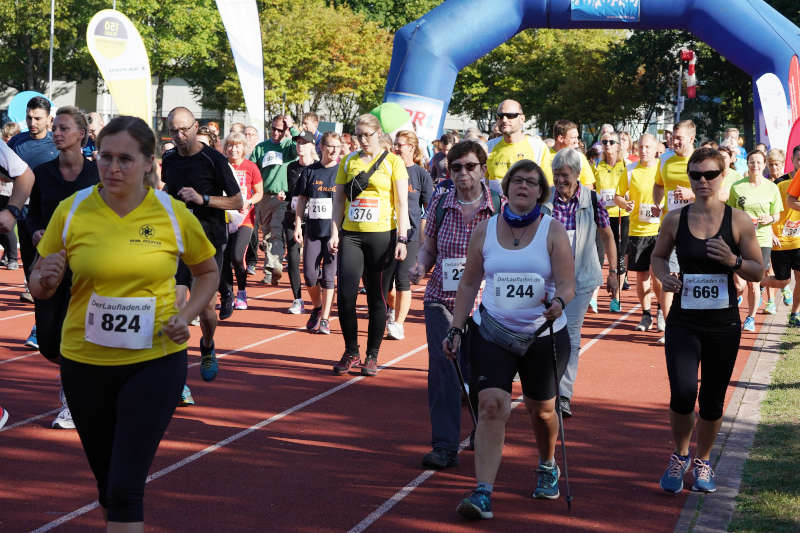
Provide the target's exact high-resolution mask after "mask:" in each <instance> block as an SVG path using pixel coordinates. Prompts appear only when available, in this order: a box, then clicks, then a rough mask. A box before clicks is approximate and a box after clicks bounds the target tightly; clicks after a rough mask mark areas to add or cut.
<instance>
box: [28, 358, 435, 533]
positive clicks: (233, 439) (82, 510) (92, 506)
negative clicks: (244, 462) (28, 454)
mask: <svg viewBox="0 0 800 533" xmlns="http://www.w3.org/2000/svg"><path fill="white" fill-rule="evenodd" d="M427 347H428V345H427V344H422V345H420V346H417V347H416V348H414V349H413V350H411V351H409V352H406V353H404V354H402V355H399V356H397V357H395V358H394V359H392V360H391V361H389V362H387V363H384V364H382V365H380V366H379V367H378V371H379V372H380V371H381V370H383V369H385V368H389V367H391V366H393V365H395V364H397V363H399V362H400V361H402V360H404V359H406V358H408V357H411V356H412V355H414V354H415V353H417V352H420V351H422V350H424V349H426V348H427ZM362 379H364V376H357V377H354V378H352V379H350V380H348V381H345V382H344V383H341V384H339V385H337V386H335V387H333V388H331V389H328V390H327V391H325V392H322V393H320V394H317V395H316V396H314V397H312V398H309V399H308V400H305V401H304V402H301V403H298V404H297V405H294V406H293V407H290V408H288V409H286V410H285V411H282V412H280V413H278V414H276V415H273V416H271V417H270V418H267V419H265V420H262V421H261V422H259V423H257V424H254V425H252V426H250V427H249V428H247V429H243V430H242V431H240V432H238V433H235V434H233V435H231V436H230V437H228V438H227V439H224V440H221V441H219V442H217V443H216V444H212V445H211V446H208V447H207V448H204V449H203V450H200V451H199V452H196V453H194V454H192V455H190V456H189V457H186V458H184V459H181V460H180V461H178V462H177V463H173V464H172V465H170V466H168V467H166V468H162V469H161V470H159V471H158V472H155V473H153V474H151V475H150V476H148V477H147V483H150V482H151V481H153V480H155V479H158V478H160V477H163V476H165V475H167V474H169V473H171V472H174V471H175V470H178V469H179V468H182V467H184V466H186V465H188V464H189V463H193V462H194V461H197V460H198V459H200V458H202V457H204V456H206V455H208V454H210V453H212V452H215V451H217V450H219V449H220V448H223V447H225V446H227V445H228V444H231V443H233V442H236V441H237V440H239V439H241V438H242V437H246V436H247V435H249V434H251V433H253V432H254V431H258V430H259V429H261V428H263V427H265V426H268V425H270V424H272V423H274V422H277V421H279V420H281V419H283V418H285V417H287V416H289V415H291V414H294V413H296V412H297V411H300V410H301V409H305V408H306V407H308V406H309V405H312V404H315V403H317V402H318V401H320V400H322V399H324V398H327V397H328V396H331V395H332V394H335V393H337V392H339V391H340V390H343V389H346V388H347V387H350V386H351V385H355V384H356V383H358V382H359V381H361V380H362ZM98 506H99V504H98V503H97V501H94V502H92V503H90V504H87V505H84V506H83V507H81V508H79V509H76V510H74V511H72V512H71V513H69V514H66V515H64V516H62V517H60V518H57V519H56V520H53V521H52V522H48V523H47V524H45V525H43V526H41V527H39V528H37V529H35V530H33V532H32V533H44V532H45V531H50V530H51V529H53V528H56V527H58V526H60V525H62V524H64V523H66V522H69V521H70V520H72V519H73V518H77V517H79V516H81V515H84V514H86V513H88V512H90V511H92V510H94V509H96V508H97V507H98Z"/></svg>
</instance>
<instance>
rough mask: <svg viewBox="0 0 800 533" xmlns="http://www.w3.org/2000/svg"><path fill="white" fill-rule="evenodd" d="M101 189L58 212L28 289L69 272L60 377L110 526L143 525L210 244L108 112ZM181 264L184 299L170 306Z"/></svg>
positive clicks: (151, 141)
mask: <svg viewBox="0 0 800 533" xmlns="http://www.w3.org/2000/svg"><path fill="white" fill-rule="evenodd" d="M97 147H98V158H97V167H98V171H99V174H100V183H101V184H100V185H95V186H92V187H87V188H85V189H81V190H80V191H78V192H77V193H75V194H73V195H72V196H70V197H69V198H67V199H66V200H63V201H62V202H61V203H60V204H59V205H58V207H57V208H56V210H55V213H54V214H53V216H52V218H51V219H50V222H49V223H48V225H47V229H46V230H45V232H44V235H43V236H42V238H41V240H40V241H39V244H38V245H37V249H38V252H39V254H40V256H41V259H40V260H39V261H38V262H37V263H36V264H35V265H34V268H33V272H32V273H31V277H30V291H31V293H32V294H33V295H34V296H35V297H36V298H40V299H47V298H50V297H51V296H52V295H53V294H54V293H55V291H56V289H57V287H58V286H59V284H60V282H61V280H62V278H63V276H64V273H65V271H66V266H67V264H69V268H70V270H71V271H72V288H71V293H70V302H69V308H68V309H67V315H66V318H65V319H64V326H63V330H62V337H61V380H62V383H63V386H64V393H65V395H66V398H67V404H68V405H69V408H70V410H71V412H72V419H73V421H74V422H75V427H76V429H77V430H78V434H79V435H80V438H81V443H82V444H83V448H84V452H85V453H86V456H87V459H88V460H89V465H90V466H91V468H92V471H93V472H94V475H95V477H96V479H97V486H98V500H99V502H100V505H101V506H102V507H103V510H104V514H105V517H106V520H107V525H108V528H109V529H110V530H111V529H113V530H121V529H125V530H126V531H143V530H144V518H143V506H142V498H143V494H144V483H145V478H146V477H147V471H148V470H149V469H150V465H151V463H152V461H153V457H154V456H155V453H156V449H157V448H158V445H159V442H160V441H161V438H162V437H163V435H164V431H165V430H166V428H167V425H168V424H169V421H170V419H171V418H172V414H173V412H174V411H175V407H176V406H177V404H178V399H179V397H180V394H181V389H182V388H183V384H184V382H185V380H186V341H187V340H188V339H189V328H188V327H187V324H188V323H189V322H190V321H191V320H192V318H194V317H195V316H197V315H198V313H199V312H200V311H201V310H202V309H203V308H204V307H205V305H206V303H207V302H208V300H210V299H211V296H212V295H213V294H214V292H215V291H216V289H217V283H218V275H217V267H216V263H215V262H214V253H215V250H214V247H213V246H212V245H211V243H210V242H209V241H208V239H207V238H206V236H205V233H204V232H203V228H202V227H201V226H200V222H199V221H198V220H197V219H196V218H195V217H194V215H192V214H191V212H189V210H188V209H186V207H185V206H184V205H183V204H182V203H180V202H178V201H177V200H174V199H172V198H170V197H169V196H167V195H166V194H165V193H162V192H161V191H156V190H154V189H152V188H150V187H149V186H147V185H146V183H147V181H146V180H148V179H149V178H150V174H151V173H152V172H153V170H154V164H155V159H154V157H153V151H154V148H155V135H153V131H152V130H151V129H150V128H149V127H148V126H147V124H146V123H145V122H144V121H143V120H141V119H139V118H136V117H124V116H123V117H117V118H115V119H113V120H112V121H111V122H109V123H108V125H107V126H106V127H105V128H103V130H102V131H101V132H100V134H99V135H98V137H97ZM178 259H182V260H183V261H184V262H185V263H186V264H187V265H189V268H190V269H191V271H192V274H193V276H194V278H195V284H194V286H193V287H192V297H191V299H190V300H189V302H188V303H187V304H186V306H185V307H184V308H183V309H182V310H181V311H180V312H179V311H178V310H177V308H176V307H175V281H174V273H175V268H176V265H177V264H178Z"/></svg>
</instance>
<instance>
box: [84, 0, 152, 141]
mask: <svg viewBox="0 0 800 533" xmlns="http://www.w3.org/2000/svg"><path fill="white" fill-rule="evenodd" d="M86 44H87V46H88V47H89V53H90V54H92V57H93V58H94V61H95V63H97V68H98V69H99V70H100V74H101V75H102V76H103V80H104V81H105V84H106V87H108V90H109V92H110V93H111V98H113V99H114V103H115V104H116V105H117V109H119V112H120V114H121V115H132V116H135V117H139V118H141V119H142V120H144V121H145V122H147V123H148V124H150V125H152V119H153V113H152V99H153V95H152V82H151V78H150V61H149V59H148V57H147V50H145V48H144V42H142V37H141V35H139V31H138V30H137V29H136V27H135V26H134V25H133V23H132V22H131V21H130V19H129V18H128V17H126V16H125V15H123V14H122V13H120V12H119V11H116V10H114V9H104V10H102V11H99V12H98V13H97V14H95V16H94V17H92V20H90V21H89V26H88V27H87V28H86Z"/></svg>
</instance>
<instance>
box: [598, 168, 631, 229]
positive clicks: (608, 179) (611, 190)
mask: <svg viewBox="0 0 800 533" xmlns="http://www.w3.org/2000/svg"><path fill="white" fill-rule="evenodd" d="M594 178H595V184H594V189H595V191H597V199H598V200H600V202H602V204H603V205H604V206H605V207H606V210H607V211H608V216H609V217H611V218H617V217H618V216H620V213H621V214H622V216H624V217H627V216H628V215H630V213H628V212H627V211H625V210H624V209H620V208H619V207H617V204H615V203H614V196H616V195H617V190H618V189H619V186H620V183H622V182H623V181H627V179H628V173H627V169H626V168H625V162H624V161H622V160H620V161H617V162H616V164H615V165H614V166H613V167H612V166H611V165H609V164H608V163H606V162H605V161H600V163H599V164H598V165H597V166H596V167H594Z"/></svg>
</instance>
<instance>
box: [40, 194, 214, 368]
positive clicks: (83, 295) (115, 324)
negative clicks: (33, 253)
mask: <svg viewBox="0 0 800 533" xmlns="http://www.w3.org/2000/svg"><path fill="white" fill-rule="evenodd" d="M98 187H101V185H96V186H94V187H92V190H91V193H90V194H89V195H88V196H86V198H85V199H84V200H83V201H81V202H80V204H78V206H77V208H76V209H75V211H74V213H72V216H71V217H70V212H71V210H72V208H73V200H74V199H75V197H76V195H80V194H81V192H80V191H79V192H78V193H75V194H73V195H72V196H70V197H69V198H67V199H66V200H63V201H62V202H61V203H60V204H59V205H58V207H57V208H56V210H55V213H53V217H52V218H51V219H50V223H49V224H48V225H47V229H46V230H45V233H44V235H43V236H42V240H41V241H39V244H38V246H37V250H38V251H39V254H40V255H41V256H42V257H46V256H48V255H50V254H53V253H57V252H59V251H60V250H62V249H64V248H66V251H67V264H68V265H69V268H70V269H71V270H72V289H71V292H70V302H69V308H68V310H67V316H66V318H65V320H64V326H63V329H62V335H61V353H62V355H63V356H64V357H66V358H67V359H71V360H73V361H78V362H80V363H87V364H92V365H100V366H116V365H127V364H132V363H140V362H142V361H149V360H152V359H158V358H159V357H163V356H165V355H169V354H171V353H174V352H177V351H180V350H183V349H185V348H186V343H183V344H176V343H174V342H172V341H171V340H170V339H169V337H167V336H166V335H164V334H159V333H160V331H161V328H162V326H164V325H165V324H166V323H167V322H168V321H169V319H170V318H171V317H172V316H173V315H175V314H177V313H178V309H177V308H176V307H175V270H176V268H177V265H178V258H179V257H180V259H182V260H183V261H184V263H186V264H187V265H196V264H198V263H202V262H203V261H205V260H206V259H209V258H211V257H214V254H215V253H216V250H215V249H214V246H213V245H212V244H211V242H210V241H209V240H208V238H207V237H206V234H205V232H204V231H203V228H202V226H201V225H200V222H199V221H198V220H197V218H196V217H195V216H194V215H193V214H192V213H191V211H189V210H188V209H187V208H186V206H185V205H184V204H183V202H180V201H178V200H175V199H174V198H171V197H169V196H168V195H166V193H162V192H160V191H159V193H156V192H155V191H154V190H153V189H149V190H148V191H147V195H146V196H145V198H144V200H143V201H142V203H141V204H139V205H138V206H137V207H136V208H135V209H134V210H133V211H131V212H130V213H128V214H127V215H125V216H124V217H120V216H119V215H117V214H116V213H115V212H114V211H113V210H112V209H111V208H110V207H108V205H107V204H106V203H105V201H104V200H103V198H102V197H101V196H100V194H99V192H98V190H99V189H98ZM156 194H160V195H164V197H162V198H161V200H159V198H158V197H157V196H156ZM166 200H169V201H170V203H171V205H172V211H173V213H174V219H173V218H172V217H171V215H170V214H169V213H168V212H167V209H165V207H164V205H163V204H162V203H161V202H162V201H166ZM67 223H68V224H69V225H68V227H67V232H66V236H65V238H64V240H62V235H63V233H64V227H65V225H67ZM175 224H177V227H178V228H179V232H180V236H181V241H182V246H183V249H184V252H183V254H179V251H178V250H179V243H178V241H177V239H176V232H175ZM65 243H66V244H65ZM93 294H96V295H97V296H99V297H104V298H108V297H111V298H155V310H154V313H155V316H154V318H155V320H154V324H153V335H152V347H150V348H142V349H127V348H112V347H108V346H101V345H99V344H95V343H93V342H90V341H88V340H86V338H85V337H86V329H85V325H86V324H87V323H89V321H90V316H89V315H90V314H92V313H89V302H90V299H91V298H92V295H93ZM120 316H122V317H123V318H120ZM133 316H134V315H133V314H130V315H127V317H126V316H125V315H118V314H114V313H104V314H103V315H102V316H97V320H98V321H100V320H102V321H103V327H102V329H104V330H105V329H107V330H116V331H117V332H124V333H123V334H125V335H132V334H133V333H131V332H132V331H133V332H135V334H137V335H138V333H139V329H137V328H139V327H140V326H138V325H134V320H133V318H132V317H133ZM92 318H94V317H92ZM128 318H130V321H128V320H127V319H128ZM123 321H124V322H125V323H123ZM106 323H107V324H108V325H109V327H108V328H106V327H105V325H106ZM136 323H137V324H138V318H137V319H136ZM120 328H122V329H120ZM44 333H45V332H43V331H40V332H39V334H40V335H42V334H44Z"/></svg>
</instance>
